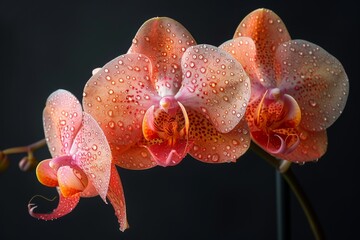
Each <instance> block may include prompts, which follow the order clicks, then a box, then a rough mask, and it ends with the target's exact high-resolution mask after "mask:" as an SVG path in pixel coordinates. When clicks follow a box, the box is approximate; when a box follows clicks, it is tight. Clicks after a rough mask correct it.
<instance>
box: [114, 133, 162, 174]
mask: <svg viewBox="0 0 360 240" xmlns="http://www.w3.org/2000/svg"><path fill="white" fill-rule="evenodd" d="M144 141H145V140H141V141H140V142H144ZM142 145H143V144H142ZM114 163H115V165H117V166H119V167H122V168H126V169H131V170H144V169H149V168H152V167H155V166H156V165H157V163H156V161H155V160H154V159H153V157H152V156H151V154H150V153H149V151H148V150H147V149H146V148H145V147H144V146H139V145H134V146H132V147H131V148H129V149H128V150H126V151H125V152H123V153H122V154H120V155H119V156H117V158H116V159H115V160H114Z"/></svg>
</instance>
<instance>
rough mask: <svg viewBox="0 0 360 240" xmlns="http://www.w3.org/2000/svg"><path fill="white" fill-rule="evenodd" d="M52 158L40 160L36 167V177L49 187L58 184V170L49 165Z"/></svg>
mask: <svg viewBox="0 0 360 240" xmlns="http://www.w3.org/2000/svg"><path fill="white" fill-rule="evenodd" d="M51 160H52V159H47V160H43V161H41V162H39V164H38V165H37V167H36V177H37V179H38V180H39V182H40V183H42V184H43V185H45V186H48V187H56V186H58V185H59V184H58V180H57V175H56V171H55V170H54V169H53V168H51V167H50V166H49V163H50V162H51Z"/></svg>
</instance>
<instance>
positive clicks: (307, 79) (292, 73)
mask: <svg viewBox="0 0 360 240" xmlns="http://www.w3.org/2000/svg"><path fill="white" fill-rule="evenodd" d="M276 66H277V72H278V75H279V76H278V79H280V80H281V82H280V84H279V88H280V89H283V90H284V91H285V92H286V93H288V94H289V95H291V96H293V97H294V98H295V99H296V101H297V102H298V104H299V106H300V108H301V111H302V113H303V114H302V116H301V118H302V121H301V126H302V127H303V128H305V129H307V130H310V131H320V130H324V129H326V128H328V127H329V126H330V125H331V124H332V123H334V121H335V120H336V119H337V118H338V117H339V116H340V114H341V112H342V111H343V109H344V107H345V104H346V100H347V97H348V93H349V82H348V77H347V75H346V73H345V70H344V68H343V66H342V65H341V63H340V62H339V61H338V60H337V59H336V58H335V57H333V56H332V55H330V54H329V53H328V52H326V51H325V50H324V49H322V48H321V47H319V46H317V45H315V44H313V43H310V42H307V41H304V40H292V41H289V42H286V43H284V44H282V45H281V46H280V47H279V48H278V50H277V52H276Z"/></svg>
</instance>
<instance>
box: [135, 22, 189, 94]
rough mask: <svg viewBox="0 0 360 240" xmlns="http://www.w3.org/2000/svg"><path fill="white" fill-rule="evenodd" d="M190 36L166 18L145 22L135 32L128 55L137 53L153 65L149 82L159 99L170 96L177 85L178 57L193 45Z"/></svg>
mask: <svg viewBox="0 0 360 240" xmlns="http://www.w3.org/2000/svg"><path fill="white" fill-rule="evenodd" d="M195 44H196V43H195V40H194V38H193V37H192V36H191V34H190V33H189V32H188V31H187V30H186V28H185V27H184V26H182V25H181V24H180V23H179V22H177V21H175V20H173V19H171V18H167V17H155V18H152V19H150V20H148V21H146V22H145V23H144V24H143V25H142V26H141V27H140V29H139V30H138V32H137V33H136V35H135V38H134V39H133V43H132V45H131V47H130V49H129V51H128V53H141V54H144V55H146V56H147V57H149V58H150V60H151V62H152V63H153V69H152V73H153V75H152V78H151V81H152V82H153V84H154V86H155V89H156V90H157V92H158V94H159V95H160V96H162V97H164V96H166V95H174V94H175V93H176V92H177V91H178V89H179V88H180V85H181V78H182V72H181V65H180V64H181V57H182V55H183V54H184V52H185V50H186V49H187V48H188V47H190V46H193V45H195Z"/></svg>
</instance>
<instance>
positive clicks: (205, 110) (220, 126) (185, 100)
mask: <svg viewBox="0 0 360 240" xmlns="http://www.w3.org/2000/svg"><path fill="white" fill-rule="evenodd" d="M181 65H182V67H183V71H184V80H183V82H182V87H181V89H180V90H179V92H178V93H177V94H176V95H175V98H177V100H178V101H179V102H181V103H182V104H183V105H184V106H185V107H187V108H192V109H194V110H195V111H198V112H200V113H202V114H203V115H204V116H205V117H206V118H207V119H209V120H210V121H211V122H212V124H213V125H214V126H215V128H216V129H217V130H218V131H220V132H224V133H226V132H230V131H231V130H232V129H233V128H234V127H235V126H236V125H237V124H238V123H239V121H240V120H241V118H242V117H243V115H244V113H245V110H246V106H247V103H248V101H249V99H250V81H249V78H248V76H247V74H246V73H245V71H244V70H243V68H242V66H241V64H240V63H239V62H238V61H236V60H235V59H234V58H233V57H232V56H231V55H230V54H229V53H227V52H226V51H224V50H222V49H219V48H217V47H214V46H211V45H197V46H194V47H190V48H188V50H187V51H186V52H185V54H184V56H183V58H182V64H181Z"/></svg>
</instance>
